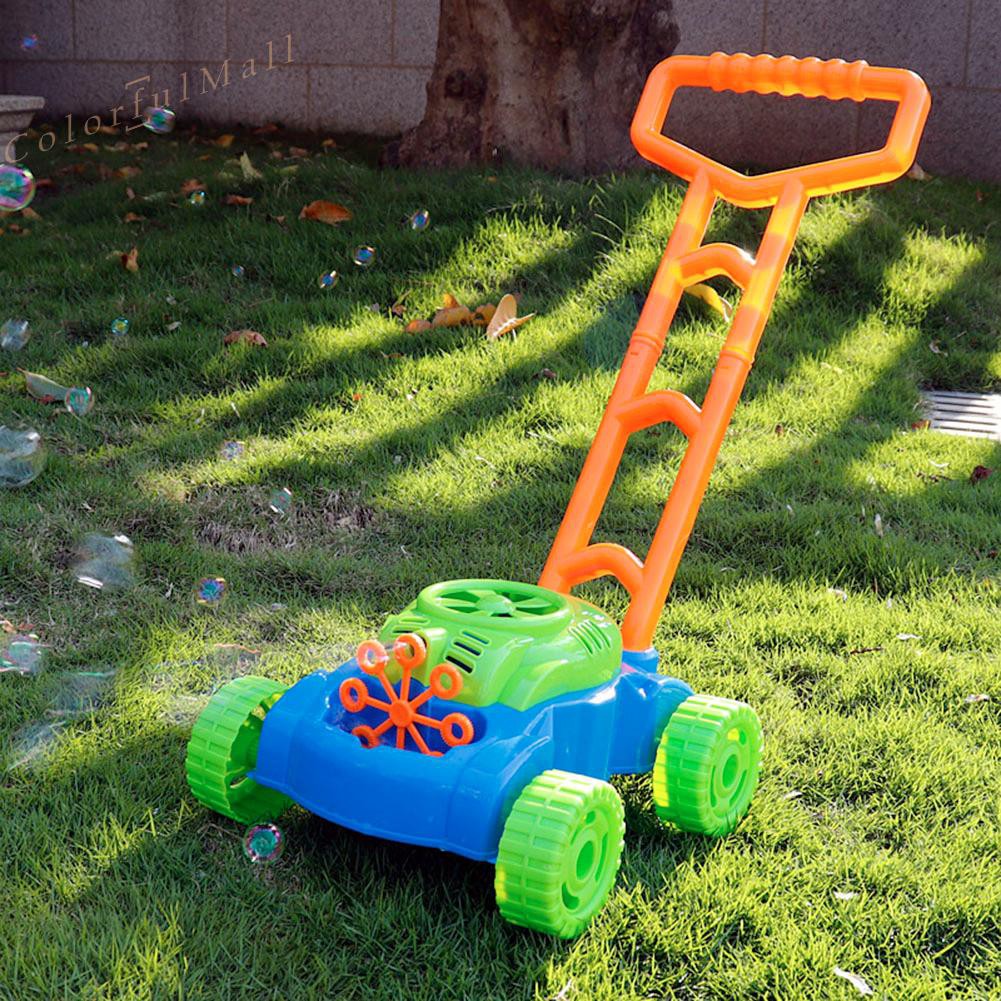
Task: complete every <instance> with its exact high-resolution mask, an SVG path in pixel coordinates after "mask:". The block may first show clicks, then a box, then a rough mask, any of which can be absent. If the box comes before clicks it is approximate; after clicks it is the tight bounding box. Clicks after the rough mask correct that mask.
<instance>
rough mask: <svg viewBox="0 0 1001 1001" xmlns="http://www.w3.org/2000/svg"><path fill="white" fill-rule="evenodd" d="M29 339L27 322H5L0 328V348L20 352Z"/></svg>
mask: <svg viewBox="0 0 1001 1001" xmlns="http://www.w3.org/2000/svg"><path fill="white" fill-rule="evenodd" d="M30 339H31V331H30V330H29V329H28V321H27V320H6V321H5V322H4V325H3V326H2V327H0V348H3V349H4V350H6V351H20V350H21V348H23V347H24V346H25V344H27V343H28V341H29V340H30Z"/></svg>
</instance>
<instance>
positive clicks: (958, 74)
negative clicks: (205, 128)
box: [0, 0, 1001, 180]
mask: <svg viewBox="0 0 1001 1001" xmlns="http://www.w3.org/2000/svg"><path fill="white" fill-rule="evenodd" d="M498 2H501V0H498ZM2 5H3V17H2V19H0V20H2V22H3V31H2V32H0V92H5V93H19V94H40V95H42V96H44V97H45V98H46V100H47V108H48V110H47V112H46V117H47V118H49V119H53V118H55V117H56V116H64V115H66V114H68V113H70V112H73V113H74V114H75V115H76V116H78V117H80V116H83V118H86V117H87V116H90V115H101V116H102V120H103V121H105V122H108V121H109V120H110V118H111V109H113V108H115V107H118V106H121V107H122V108H123V110H122V111H121V112H119V118H120V119H122V120H124V119H125V118H126V117H128V116H129V115H131V114H132V113H133V107H134V104H135V102H136V98H135V91H136V88H137V87H139V86H141V87H142V88H143V89H144V93H143V94H142V95H141V96H140V103H148V100H149V98H151V97H152V96H153V95H155V94H156V93H158V92H159V93H160V94H161V95H165V92H167V91H169V92H170V100H171V103H172V104H173V106H174V107H175V109H176V110H178V111H179V112H181V113H182V114H186V115H191V116H195V117H197V118H199V119H201V120H203V121H208V122H212V123H216V124H219V125H224V124H233V123H236V122H240V123H244V124H262V123H264V122H268V121H277V122H280V123H282V124H284V125H287V126H291V127H296V128H303V129H317V130H323V131H336V132H362V133H367V134H372V135H382V136H389V135H394V134H398V133H400V132H401V131H403V130H404V129H406V128H408V127H409V126H411V125H414V124H416V123H417V122H418V121H419V120H420V118H421V115H422V114H423V112H424V105H425V85H426V83H427V80H428V77H429V75H430V72H431V66H432V63H433V62H434V54H435V45H436V40H437V34H438V8H439V0H323V2H322V3H321V2H319V0H293V2H290V3H285V4H280V3H273V2H272V3H266V2H264V0H2ZM674 10H675V16H676V17H677V18H678V21H679V27H680V31H681V42H680V45H679V46H678V50H677V51H678V52H689V53H707V52H712V51H715V50H719V49H722V50H723V51H727V52H736V51H745V52H751V53H755V52H771V53H773V54H775V55H784V54H791V55H796V56H807V55H816V56H821V57H823V58H830V57H833V56H839V57H841V58H844V59H866V60H868V61H869V62H870V63H874V64H883V65H891V66H893V65H897V66H907V67H910V68H911V69H914V70H917V72H919V73H920V74H921V75H922V76H923V77H924V78H925V80H926V81H927V83H928V85H929V87H930V88H931V91H932V101H933V103H932V113H931V117H930V119H929V123H928V127H927V130H926V133H925V140H924V142H923V144H922V148H921V150H920V152H919V155H918V159H919V161H920V163H921V164H922V166H924V167H925V169H926V170H928V171H929V172H931V173H943V174H958V175H965V176H970V177H974V178H979V179H993V180H1001V3H999V0H839V2H838V3H837V4H832V3H830V0H674ZM27 34H36V35H37V36H38V38H39V45H38V48H37V50H36V51H33V52H23V51H22V50H21V48H20V45H19V41H20V39H21V38H22V37H23V36H24V35H27ZM289 38H290V42H289ZM269 43H270V45H271V49H270V55H271V58H270V64H271V68H270V69H269V68H268V65H269V47H268V46H269ZM289 44H290V45H291V61H290V62H289V61H287V58H286V57H287V54H288V46H289ZM226 59H229V73H230V77H229V83H228V85H225V86H224V85H223V84H222V82H221V81H220V82H219V83H218V84H217V85H216V86H215V87H213V86H212V83H213V81H218V80H219V72H220V67H221V66H222V64H223V61H224V60H226ZM250 60H253V65H252V66H251V64H250V62H249V61H250ZM251 70H252V71H253V72H251ZM206 73H208V75H209V76H208V78H206V75H205V74H206ZM145 77H148V78H149V79H148V80H145V79H143V78H145ZM136 81H139V83H136ZM129 83H132V86H131V87H127V86H126V84H129ZM182 96H183V97H185V98H186V100H184V101H183V102H182V101H181V97H182ZM81 120H82V119H81ZM888 121H889V114H888V106H886V105H881V104H880V103H870V104H866V105H864V106H859V105H856V104H854V103H852V102H849V101H841V102H837V103H833V104H832V103H828V102H823V101H807V100H805V99H798V98H793V99H785V100H784V99H780V98H775V97H761V96H758V95H740V96H734V95H725V94H712V93H707V92H695V91H682V92H681V93H680V94H679V95H678V98H677V100H676V103H675V105H674V106H673V107H672V111H671V115H670V118H669V121H668V129H669V131H671V132H672V134H674V135H676V136H677V137H678V138H680V139H682V140H683V141H686V142H688V143H690V144H691V145H693V146H696V147H698V148H699V149H701V150H703V151H704V152H707V153H710V154H712V155H715V156H717V157H718V158H720V159H723V160H726V161H729V162H731V163H759V164H763V165H766V166H778V165H788V164H792V163H797V162H804V161H807V160H811V159H817V158H819V157H822V156H823V157H826V156H833V155H836V154H839V153H843V152H851V151H855V150H859V149H872V148H875V147H878V146H880V145H882V143H883V141H884V138H885V132H886V128H887V125H888ZM627 126H628V123H626V122H623V128H626V127H627Z"/></svg>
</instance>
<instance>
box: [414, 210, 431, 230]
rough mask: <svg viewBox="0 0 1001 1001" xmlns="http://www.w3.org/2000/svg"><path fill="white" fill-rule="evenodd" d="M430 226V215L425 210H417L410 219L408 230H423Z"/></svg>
mask: <svg viewBox="0 0 1001 1001" xmlns="http://www.w3.org/2000/svg"><path fill="white" fill-rule="evenodd" d="M430 224H431V213H430V212H428V210H427V209H419V210H418V211H416V212H415V213H414V214H413V215H412V216H411V217H410V228H411V229H416V230H418V232H419V231H421V230H425V229H427V228H428V226H429V225H430Z"/></svg>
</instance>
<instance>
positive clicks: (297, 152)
mask: <svg viewBox="0 0 1001 1001" xmlns="http://www.w3.org/2000/svg"><path fill="white" fill-rule="evenodd" d="M288 155H289V156H295V157H303V156H309V150H308V149H305V148H304V147H302V146H289V148H288Z"/></svg>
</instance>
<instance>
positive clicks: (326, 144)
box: [320, 139, 337, 149]
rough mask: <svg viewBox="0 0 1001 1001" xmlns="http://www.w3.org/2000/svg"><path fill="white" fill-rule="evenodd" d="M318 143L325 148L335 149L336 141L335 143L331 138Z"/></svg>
mask: <svg viewBox="0 0 1001 1001" xmlns="http://www.w3.org/2000/svg"><path fill="white" fill-rule="evenodd" d="M320 145H321V146H323V147H325V148H326V149H337V143H335V142H334V140H333V139H324V140H323V142H322V143H320Z"/></svg>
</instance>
